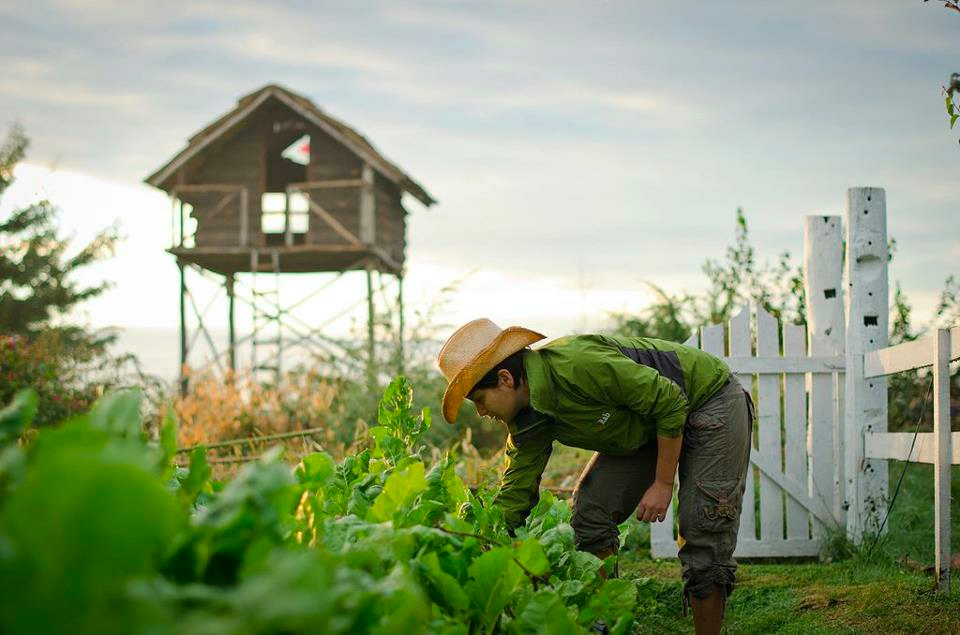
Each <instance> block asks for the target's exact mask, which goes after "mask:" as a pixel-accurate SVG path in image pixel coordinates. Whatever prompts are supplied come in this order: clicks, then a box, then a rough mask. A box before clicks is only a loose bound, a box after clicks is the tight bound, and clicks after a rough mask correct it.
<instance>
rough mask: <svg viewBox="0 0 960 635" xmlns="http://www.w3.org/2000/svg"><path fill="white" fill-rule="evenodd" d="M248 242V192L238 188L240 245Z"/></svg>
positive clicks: (245, 189) (243, 245) (245, 244)
mask: <svg viewBox="0 0 960 635" xmlns="http://www.w3.org/2000/svg"><path fill="white" fill-rule="evenodd" d="M249 242H250V192H249V191H248V190H247V188H243V189H242V190H240V245H241V246H242V247H246V246H247V245H248V244H249Z"/></svg>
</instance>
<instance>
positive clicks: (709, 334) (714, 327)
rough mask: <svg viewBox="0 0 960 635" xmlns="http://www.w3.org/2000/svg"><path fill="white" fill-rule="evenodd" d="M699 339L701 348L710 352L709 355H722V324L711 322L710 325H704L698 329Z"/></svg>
mask: <svg viewBox="0 0 960 635" xmlns="http://www.w3.org/2000/svg"><path fill="white" fill-rule="evenodd" d="M700 341H701V344H700V348H701V349H703V350H704V351H706V352H708V353H710V354H711V355H716V356H717V357H723V356H724V350H723V324H711V325H710V326H704V327H703V328H702V329H701V330H700Z"/></svg>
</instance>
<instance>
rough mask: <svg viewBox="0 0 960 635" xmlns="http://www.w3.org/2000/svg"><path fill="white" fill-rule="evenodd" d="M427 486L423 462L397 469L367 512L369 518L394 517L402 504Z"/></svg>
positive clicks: (382, 519) (385, 519) (378, 519)
mask: <svg viewBox="0 0 960 635" xmlns="http://www.w3.org/2000/svg"><path fill="white" fill-rule="evenodd" d="M426 488H427V479H426V477H425V476H424V470H423V463H420V462H419V461H418V462H416V463H411V464H410V465H408V466H406V467H405V468H404V469H402V470H397V471H396V472H394V473H393V474H391V475H390V477H389V478H387V482H386V483H384V485H383V491H382V492H380V495H379V496H377V498H376V500H375V501H374V502H373V506H372V507H371V508H370V510H369V511H368V512H367V520H370V521H373V522H384V521H387V520H390V519H392V518H393V515H394V513H396V512H397V510H399V509H400V508H401V506H403V505H404V504H405V503H406V502H407V501H408V500H409V499H411V498H412V497H414V496H416V495H417V494H419V493H420V492H422V491H423V490H425V489H426Z"/></svg>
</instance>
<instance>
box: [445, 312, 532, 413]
mask: <svg viewBox="0 0 960 635" xmlns="http://www.w3.org/2000/svg"><path fill="white" fill-rule="evenodd" d="M546 337H547V336H546V335H543V334H541V333H537V332H536V331H531V330H530V329H527V328H523V327H522V326H510V327H507V328H505V329H503V330H502V331H501V332H500V333H499V334H498V335H497V337H495V338H494V339H493V341H491V342H490V344H488V345H487V346H486V347H484V348H483V350H481V351H480V353H478V354H477V356H476V357H475V358H474V359H472V360H471V361H470V363H468V364H466V365H464V367H463V368H462V369H460V372H458V373H457V374H456V375H454V377H453V379H451V380H450V384H449V385H448V386H447V389H446V390H445V391H444V393H443V418H444V419H445V420H446V422H447V423H453V422H454V421H456V419H457V412H459V410H460V406H461V405H462V404H463V400H464V399H466V398H467V395H468V394H470V391H471V390H473V387H474V386H475V385H476V384H477V382H478V381H480V380H481V379H482V378H483V376H484V375H486V374H487V373H489V372H490V371H491V370H493V369H494V368H495V367H496V365H497V364H499V363H500V362H502V361H503V360H505V359H506V358H507V357H509V356H510V355H512V354H514V353H516V352H517V351H519V350H521V349H523V348H526V347H527V346H530V345H531V344H533V343H534V342H539V341H540V340H543V339H546Z"/></svg>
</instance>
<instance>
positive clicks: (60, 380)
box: [0, 126, 152, 425]
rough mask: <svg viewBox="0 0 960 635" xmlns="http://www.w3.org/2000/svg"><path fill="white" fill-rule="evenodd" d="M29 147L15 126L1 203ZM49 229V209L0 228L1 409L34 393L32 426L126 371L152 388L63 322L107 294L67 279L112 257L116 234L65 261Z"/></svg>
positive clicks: (95, 339) (100, 339) (91, 335)
mask: <svg viewBox="0 0 960 635" xmlns="http://www.w3.org/2000/svg"><path fill="white" fill-rule="evenodd" d="M28 145H29V142H28V140H27V137H26V135H25V134H24V132H23V130H22V128H20V127H19V126H13V127H12V128H11V130H10V132H9V134H8V135H7V137H6V139H5V141H4V142H3V144H2V145H0V196H2V195H3V193H4V192H5V191H6V189H7V188H8V187H9V186H10V185H11V184H12V183H13V180H14V169H15V167H16V166H17V164H18V163H19V162H20V161H21V160H22V159H23V158H24V156H25V153H26V150H27V146H28ZM56 221H57V209H56V208H55V207H54V206H53V205H52V204H51V203H50V202H49V201H39V202H37V203H34V204H32V205H29V206H27V207H24V208H21V209H15V210H13V212H11V213H10V215H9V216H8V217H7V218H6V219H4V220H3V221H0V403H7V402H8V401H9V400H10V399H11V398H12V397H13V395H14V394H15V393H16V392H17V391H18V390H20V389H21V388H25V387H31V388H33V389H34V390H35V391H36V392H37V394H38V397H39V404H38V405H39V410H38V413H37V418H36V420H35V422H36V423H37V424H39V425H42V424H48V423H52V422H56V421H61V420H63V419H64V418H66V417H68V416H69V415H71V414H74V413H77V412H82V411H84V410H86V409H87V408H89V407H90V404H91V403H92V402H93V401H94V400H95V399H96V398H97V396H98V394H99V392H100V391H101V390H102V389H103V387H105V386H111V385H117V384H119V383H121V381H120V377H121V372H122V369H123V367H124V366H125V365H126V364H128V363H131V362H132V363H133V365H134V367H135V372H136V373H137V375H138V376H139V378H140V379H141V380H144V381H145V382H148V381H152V378H147V377H146V376H144V375H143V374H142V373H141V372H140V370H139V367H138V366H137V365H136V360H135V359H133V358H132V356H129V355H125V356H120V357H113V356H111V355H109V354H108V353H107V350H106V347H107V345H108V344H109V343H111V342H112V341H113V340H114V338H115V335H113V334H112V333H110V332H108V331H88V330H87V329H84V328H83V327H81V326H76V325H70V324H66V323H63V322H62V318H65V317H66V316H67V315H68V314H69V312H70V310H71V309H72V308H74V307H75V306H76V305H78V304H79V303H81V302H84V301H85V300H89V299H90V298H94V297H97V296H98V295H100V294H102V293H103V292H104V291H106V290H107V289H108V288H109V284H108V283H105V282H104V283H100V284H96V285H93V286H83V285H80V284H78V283H76V282H75V281H74V280H73V279H72V277H73V275H74V274H75V272H76V271H78V270H79V269H82V268H83V267H85V266H87V265H89V264H91V263H93V262H96V261H98V260H100V259H101V258H103V257H105V256H107V255H108V254H111V253H112V252H113V248H114V245H115V244H116V242H117V240H118V236H117V231H116V229H115V228H109V229H106V230H104V231H101V232H100V233H99V234H98V235H97V236H96V237H95V238H94V239H93V240H92V241H90V243H88V244H87V245H86V246H84V247H83V248H82V249H80V250H79V251H78V252H77V253H76V254H73V255H69V254H68V251H69V250H70V239H69V238H63V237H61V236H60V235H59V234H58V228H57V224H56Z"/></svg>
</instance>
